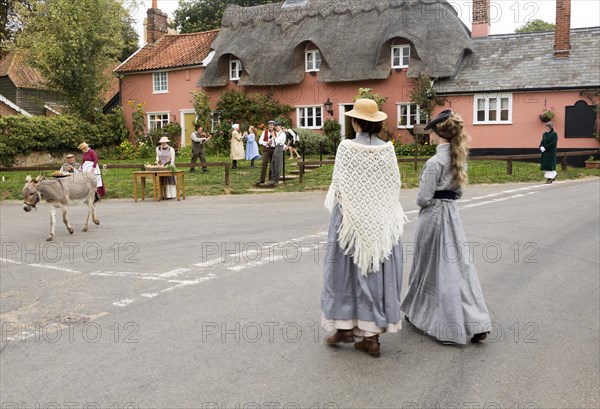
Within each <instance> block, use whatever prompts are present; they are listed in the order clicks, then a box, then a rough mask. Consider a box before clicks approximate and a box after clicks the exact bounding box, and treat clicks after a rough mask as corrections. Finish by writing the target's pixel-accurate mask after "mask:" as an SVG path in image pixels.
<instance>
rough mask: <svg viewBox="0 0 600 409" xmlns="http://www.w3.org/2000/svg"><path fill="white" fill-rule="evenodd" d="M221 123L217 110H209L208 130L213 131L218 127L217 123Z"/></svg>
mask: <svg viewBox="0 0 600 409" xmlns="http://www.w3.org/2000/svg"><path fill="white" fill-rule="evenodd" d="M220 123H221V117H220V114H219V111H211V112H210V131H211V132H215V131H216V130H217V129H218V128H219V124H220Z"/></svg>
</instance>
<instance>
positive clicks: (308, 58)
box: [304, 50, 321, 72]
mask: <svg viewBox="0 0 600 409" xmlns="http://www.w3.org/2000/svg"><path fill="white" fill-rule="evenodd" d="M304 56H305V57H304V69H305V71H306V72H318V71H319V70H320V69H321V52H320V51H319V50H307V51H305V52H304Z"/></svg>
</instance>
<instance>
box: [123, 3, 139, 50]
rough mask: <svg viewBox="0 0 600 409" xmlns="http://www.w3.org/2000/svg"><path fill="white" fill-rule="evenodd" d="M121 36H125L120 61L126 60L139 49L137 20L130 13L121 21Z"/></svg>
mask: <svg viewBox="0 0 600 409" xmlns="http://www.w3.org/2000/svg"><path fill="white" fill-rule="evenodd" d="M121 36H122V37H123V51H122V52H121V56H120V57H119V61H125V60H126V59H127V58H129V56H130V55H131V54H133V53H134V52H136V50H137V49H138V42H139V35H138V33H137V31H136V30H135V21H134V20H133V18H132V17H131V16H130V15H128V14H127V15H124V16H123V19H122V21H121Z"/></svg>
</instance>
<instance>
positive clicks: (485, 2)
mask: <svg viewBox="0 0 600 409" xmlns="http://www.w3.org/2000/svg"><path fill="white" fill-rule="evenodd" d="M489 35H490V0H473V23H472V28H471V37H472V38H477V37H487V36H489Z"/></svg>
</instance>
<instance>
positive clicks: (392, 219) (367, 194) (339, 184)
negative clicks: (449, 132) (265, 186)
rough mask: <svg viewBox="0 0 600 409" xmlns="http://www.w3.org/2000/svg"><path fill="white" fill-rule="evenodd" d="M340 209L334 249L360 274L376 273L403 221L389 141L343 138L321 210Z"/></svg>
mask: <svg viewBox="0 0 600 409" xmlns="http://www.w3.org/2000/svg"><path fill="white" fill-rule="evenodd" d="M336 204H339V205H340V209H341V212H342V223H341V225H340V228H339V231H338V233H339V245H340V247H341V248H342V249H343V250H344V253H345V254H347V255H348V254H349V255H350V256H352V258H353V260H354V263H355V264H356V265H357V266H358V267H359V268H360V270H361V274H362V275H364V276H366V275H367V273H372V272H378V271H379V270H380V267H381V263H382V262H383V261H384V260H385V259H386V258H387V257H388V256H389V255H390V254H391V252H392V248H393V247H394V246H395V245H396V244H397V243H398V241H399V240H400V238H401V236H402V232H403V230H404V229H403V227H404V223H405V222H406V221H407V219H406V216H405V214H404V211H403V210H402V206H401V205H400V170H399V169H398V162H397V160H396V154H395V152H394V146H393V145H392V144H391V143H386V144H385V145H361V144H357V143H355V142H352V141H351V140H344V141H343V142H342V143H341V144H340V146H339V148H338V151H337V154H336V157H335V166H334V169H333V177H332V180H331V186H330V187H329V192H328V193H327V197H326V199H325V207H326V208H327V209H328V210H329V212H332V211H333V209H334V208H335V206H336Z"/></svg>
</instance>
